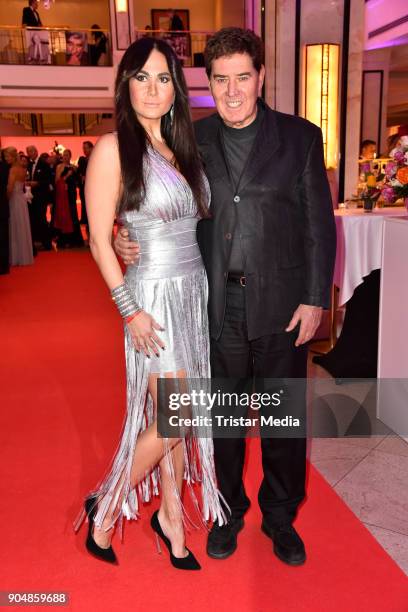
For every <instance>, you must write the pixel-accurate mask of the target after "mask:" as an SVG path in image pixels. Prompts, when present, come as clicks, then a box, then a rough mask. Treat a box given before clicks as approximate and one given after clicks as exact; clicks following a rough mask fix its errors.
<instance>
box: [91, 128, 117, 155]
mask: <svg viewBox="0 0 408 612" xmlns="http://www.w3.org/2000/svg"><path fill="white" fill-rule="evenodd" d="M96 148H98V149H99V150H101V149H102V150H106V149H107V150H109V151H112V149H115V150H117V149H118V137H117V134H116V132H109V133H108V134H103V135H102V136H101V137H100V138H98V141H97V143H96V145H95V149H96Z"/></svg>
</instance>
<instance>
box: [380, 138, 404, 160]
mask: <svg viewBox="0 0 408 612" xmlns="http://www.w3.org/2000/svg"><path fill="white" fill-rule="evenodd" d="M399 138H400V137H399V135H398V133H396V134H391V135H390V136H388V138H387V146H386V149H385V151H384V152H383V153H381V154H380V157H390V153H391V151H392V150H393V149H395V147H396V146H397V145H398V142H399Z"/></svg>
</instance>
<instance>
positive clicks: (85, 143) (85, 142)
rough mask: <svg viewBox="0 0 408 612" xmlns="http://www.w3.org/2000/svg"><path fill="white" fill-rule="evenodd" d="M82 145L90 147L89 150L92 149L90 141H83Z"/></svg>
mask: <svg viewBox="0 0 408 612" xmlns="http://www.w3.org/2000/svg"><path fill="white" fill-rule="evenodd" d="M82 145H88V147H90V148H91V149H93V142H91V141H90V140H84V142H83V143H82Z"/></svg>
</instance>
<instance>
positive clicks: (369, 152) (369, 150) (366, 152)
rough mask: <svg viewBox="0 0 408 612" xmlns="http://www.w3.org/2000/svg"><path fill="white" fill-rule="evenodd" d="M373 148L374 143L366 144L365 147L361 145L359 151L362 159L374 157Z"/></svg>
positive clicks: (374, 147)
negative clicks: (360, 150) (361, 148)
mask: <svg viewBox="0 0 408 612" xmlns="http://www.w3.org/2000/svg"><path fill="white" fill-rule="evenodd" d="M375 149H376V146H375V144H369V145H366V146H365V147H363V150H362V152H361V153H362V157H363V158H364V159H374V153H375Z"/></svg>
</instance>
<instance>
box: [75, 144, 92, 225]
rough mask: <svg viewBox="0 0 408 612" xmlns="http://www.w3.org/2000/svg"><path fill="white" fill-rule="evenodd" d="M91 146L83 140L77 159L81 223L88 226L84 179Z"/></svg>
mask: <svg viewBox="0 0 408 612" xmlns="http://www.w3.org/2000/svg"><path fill="white" fill-rule="evenodd" d="M92 149H93V144H92V142H91V141H90V140H85V142H83V143H82V151H83V152H84V154H83V155H81V157H80V158H79V159H78V182H79V196H80V198H81V223H82V224H83V225H88V217H87V215H86V204H85V179H86V169H87V167H88V160H89V157H90V155H91V153H92Z"/></svg>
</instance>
